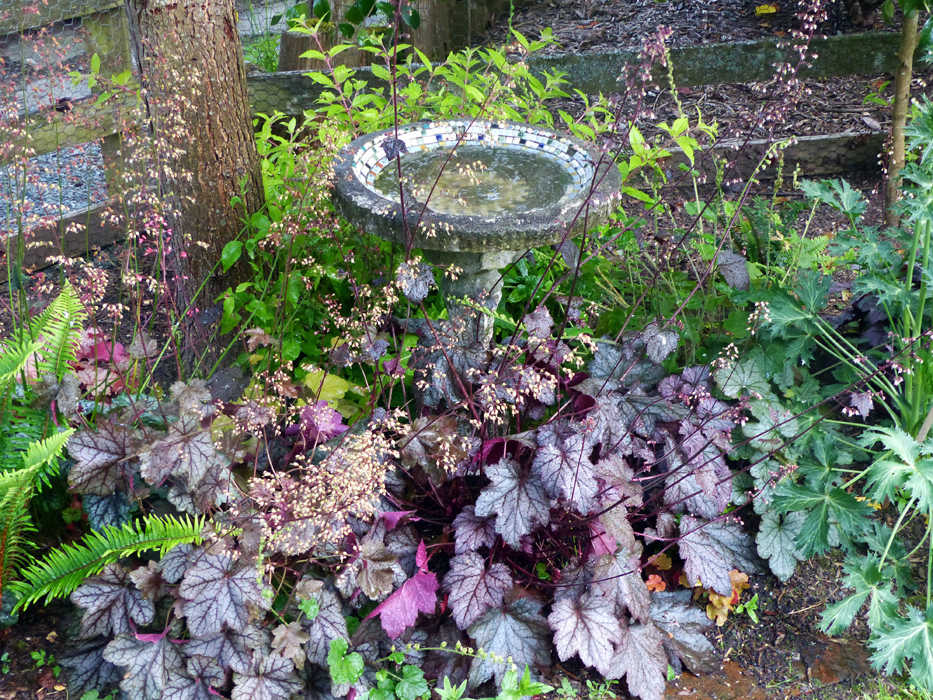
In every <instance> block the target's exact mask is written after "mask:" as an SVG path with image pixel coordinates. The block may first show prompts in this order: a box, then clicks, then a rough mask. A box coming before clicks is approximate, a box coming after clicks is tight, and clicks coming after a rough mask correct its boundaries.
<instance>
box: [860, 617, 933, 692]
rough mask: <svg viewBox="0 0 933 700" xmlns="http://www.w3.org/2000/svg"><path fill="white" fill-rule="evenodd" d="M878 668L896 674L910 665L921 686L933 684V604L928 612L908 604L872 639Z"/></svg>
mask: <svg viewBox="0 0 933 700" xmlns="http://www.w3.org/2000/svg"><path fill="white" fill-rule="evenodd" d="M869 644H870V645H871V648H872V649H873V650H874V653H873V654H872V656H871V662H872V664H873V665H874V666H875V668H878V669H882V670H883V671H884V672H885V673H886V674H888V675H893V674H896V673H900V672H901V671H903V670H904V667H905V666H906V665H908V663H909V665H910V676H911V678H912V679H913V680H914V682H915V683H916V684H917V685H918V686H920V687H921V688H930V687H933V662H931V659H933V607H929V608H927V610H926V612H924V611H922V610H920V609H918V608H915V607H913V606H910V607H908V609H907V614H906V615H904V616H903V617H900V618H899V619H896V620H892V621H891V622H890V623H889V625H888V626H886V627H884V628H882V629H880V630H878V631H877V632H876V633H875V634H873V635H872V638H871V640H870V641H869Z"/></svg>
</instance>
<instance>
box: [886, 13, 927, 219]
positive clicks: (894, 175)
mask: <svg viewBox="0 0 933 700" xmlns="http://www.w3.org/2000/svg"><path fill="white" fill-rule="evenodd" d="M918 16H919V13H918V12H917V11H916V10H913V11H912V12H908V13H907V14H906V15H905V16H904V25H903V27H902V28H901V45H900V48H899V49H898V52H897V61H898V66H897V73H896V74H895V76H894V107H893V114H892V118H891V157H890V158H889V160H888V180H887V182H886V183H885V190H884V221H885V223H886V224H887V225H888V226H896V225H897V224H898V216H897V212H896V211H895V207H894V205H895V203H896V202H897V200H898V199H899V198H900V196H901V170H902V169H903V167H904V158H905V155H906V152H905V143H904V127H905V126H907V112H908V111H909V108H910V79H911V77H912V75H913V64H914V51H915V50H916V49H917V24H918V18H919V17H918Z"/></svg>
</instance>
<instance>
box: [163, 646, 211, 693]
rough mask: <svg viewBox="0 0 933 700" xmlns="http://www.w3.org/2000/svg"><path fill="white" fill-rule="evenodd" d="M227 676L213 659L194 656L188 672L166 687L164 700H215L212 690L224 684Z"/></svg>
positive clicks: (189, 661)
mask: <svg viewBox="0 0 933 700" xmlns="http://www.w3.org/2000/svg"><path fill="white" fill-rule="evenodd" d="M224 676H225V674H224V672H223V670H221V668H220V667H219V666H218V665H217V663H216V662H215V661H214V660H213V659H209V658H207V657H206V656H194V657H191V658H189V659H188V672H187V673H186V674H185V675H178V676H175V677H173V678H172V680H170V681H169V683H168V685H166V686H165V691H164V694H163V696H162V698H163V700H214V698H216V697H217V694H216V693H212V692H211V688H212V687H213V688H219V687H221V686H223V684H224V680H225V678H224Z"/></svg>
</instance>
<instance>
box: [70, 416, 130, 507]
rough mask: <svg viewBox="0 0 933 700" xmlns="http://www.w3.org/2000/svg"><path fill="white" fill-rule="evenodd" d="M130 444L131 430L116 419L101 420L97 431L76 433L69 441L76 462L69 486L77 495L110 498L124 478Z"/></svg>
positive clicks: (72, 469) (71, 453)
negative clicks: (129, 431)
mask: <svg viewBox="0 0 933 700" xmlns="http://www.w3.org/2000/svg"><path fill="white" fill-rule="evenodd" d="M128 445H129V433H128V431H127V430H126V428H125V427H123V426H121V425H119V424H117V423H116V422H115V421H114V420H109V419H104V420H102V421H98V423H97V429H96V430H85V431H82V432H80V433H77V434H75V435H74V436H72V438H71V439H70V440H69V441H68V454H69V455H71V458H72V459H74V460H75V463H74V465H72V467H71V471H69V472H68V485H69V486H70V487H71V488H72V489H73V490H74V491H77V492H78V493H92V494H96V495H98V496H109V495H111V494H112V493H113V492H114V491H115V490H117V487H118V485H119V484H120V482H121V480H122V479H123V478H124V476H125V473H124V469H125V468H126V461H125V458H126V456H127V454H128V452H129V447H128Z"/></svg>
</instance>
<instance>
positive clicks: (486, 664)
mask: <svg viewBox="0 0 933 700" xmlns="http://www.w3.org/2000/svg"><path fill="white" fill-rule="evenodd" d="M468 632H469V635H470V637H472V638H473V641H474V642H475V643H476V646H477V647H480V648H482V649H485V650H486V651H487V652H490V653H492V654H496V655H498V656H501V657H503V658H507V657H509V656H511V657H512V660H513V661H514V662H515V664H516V665H517V666H518V667H519V668H522V667H523V666H541V665H546V664H548V663H549V662H550V660H551V645H550V643H549V640H548V636H549V635H548V626H547V620H545V619H544V617H543V616H542V615H541V603H539V602H537V601H535V600H532V599H530V598H518V599H517V600H515V601H514V602H513V603H511V604H510V605H508V606H506V607H500V608H494V609H492V610H489V611H488V612H487V613H486V614H485V615H483V616H482V617H481V618H480V619H479V620H477V621H476V622H475V623H474V624H473V626H472V627H470V629H469V630H468ZM506 670H507V669H506V667H505V665H504V664H497V663H493V662H492V661H490V660H489V659H483V658H479V657H476V658H474V659H473V662H472V665H471V667H470V685H471V686H477V685H480V684H482V683H485V682H486V681H487V680H489V679H490V678H492V677H493V676H495V678H496V682H498V683H501V682H502V678H503V676H504V675H505V672H506Z"/></svg>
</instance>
